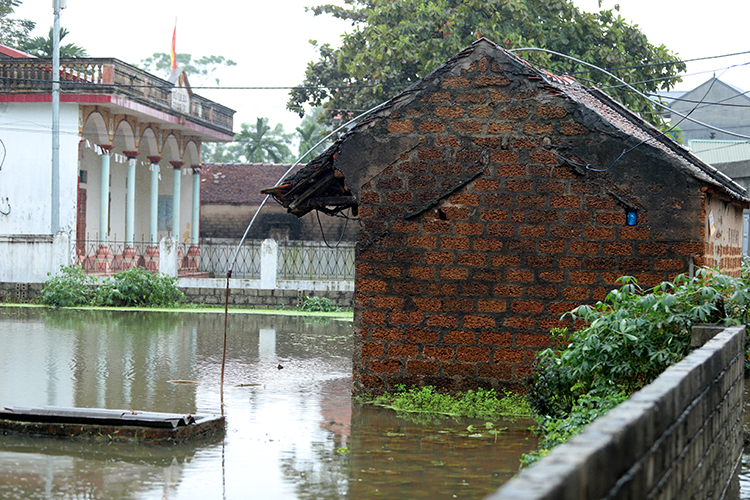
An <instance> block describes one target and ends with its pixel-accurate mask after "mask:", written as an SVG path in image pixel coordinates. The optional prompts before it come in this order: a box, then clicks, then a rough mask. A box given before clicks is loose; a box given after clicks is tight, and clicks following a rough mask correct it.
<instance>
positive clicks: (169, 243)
mask: <svg viewBox="0 0 750 500" xmlns="http://www.w3.org/2000/svg"><path fill="white" fill-rule="evenodd" d="M178 248H179V247H178V246H177V238H173V237H171V236H166V237H164V238H162V239H161V241H160V242H159V272H160V273H162V274H166V275H167V276H177V249H178Z"/></svg>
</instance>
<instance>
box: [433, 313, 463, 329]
mask: <svg viewBox="0 0 750 500" xmlns="http://www.w3.org/2000/svg"><path fill="white" fill-rule="evenodd" d="M457 324H458V320H457V319H456V318H455V317H453V316H446V315H444V314H433V315H432V316H430V317H429V318H428V319H427V326H440V327H450V328H455V327H456V325H457Z"/></svg>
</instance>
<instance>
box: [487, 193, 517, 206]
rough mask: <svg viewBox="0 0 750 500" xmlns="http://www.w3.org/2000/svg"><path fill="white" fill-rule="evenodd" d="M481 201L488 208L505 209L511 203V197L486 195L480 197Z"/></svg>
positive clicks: (506, 195)
mask: <svg viewBox="0 0 750 500" xmlns="http://www.w3.org/2000/svg"><path fill="white" fill-rule="evenodd" d="M482 201H483V202H484V204H485V205H487V206H488V207H507V206H510V205H511V204H512V203H513V197H512V196H511V195H509V194H488V195H484V196H483V197H482Z"/></svg>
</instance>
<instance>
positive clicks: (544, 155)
mask: <svg viewBox="0 0 750 500" xmlns="http://www.w3.org/2000/svg"><path fill="white" fill-rule="evenodd" d="M529 161H531V162H533V163H547V164H554V163H557V162H558V160H557V156H555V155H554V154H552V153H550V152H549V151H534V152H533V153H531V156H530V157H529Z"/></svg>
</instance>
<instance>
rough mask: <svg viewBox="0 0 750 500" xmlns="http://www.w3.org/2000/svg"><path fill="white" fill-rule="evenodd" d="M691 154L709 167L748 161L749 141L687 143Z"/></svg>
mask: <svg viewBox="0 0 750 500" xmlns="http://www.w3.org/2000/svg"><path fill="white" fill-rule="evenodd" d="M688 147H689V148H690V150H691V151H692V153H693V154H694V155H695V156H697V157H698V158H700V159H701V160H703V161H705V162H706V163H710V164H711V165H715V164H718V163H734V162H738V161H745V160H750V141H715V140H714V141H710V140H703V139H693V140H691V141H688Z"/></svg>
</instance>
